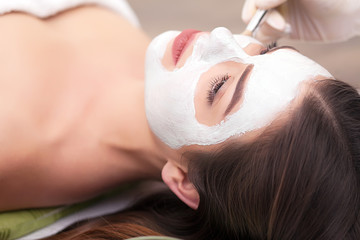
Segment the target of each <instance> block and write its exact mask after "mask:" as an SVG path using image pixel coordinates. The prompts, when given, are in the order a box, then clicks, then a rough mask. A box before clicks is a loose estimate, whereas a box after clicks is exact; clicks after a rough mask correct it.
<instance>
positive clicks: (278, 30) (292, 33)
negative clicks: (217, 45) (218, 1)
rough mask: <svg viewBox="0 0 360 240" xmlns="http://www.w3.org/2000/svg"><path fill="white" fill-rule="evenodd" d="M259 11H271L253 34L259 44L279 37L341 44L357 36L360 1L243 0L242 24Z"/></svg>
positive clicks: (358, 33)
mask: <svg viewBox="0 0 360 240" xmlns="http://www.w3.org/2000/svg"><path fill="white" fill-rule="evenodd" d="M258 8H260V9H272V10H270V12H268V13H267V15H266V16H265V19H264V22H263V23H262V24H261V26H260V27H259V28H258V30H257V31H256V33H255V37H256V38H257V39H258V40H260V41H262V42H271V41H275V40H277V39H278V38H281V37H290V38H293V39H299V40H313V41H344V40H347V39H349V38H351V37H353V36H356V35H360V1H359V0H246V1H245V4H244V7H243V12H242V18H243V20H244V22H246V23H248V22H249V21H250V19H251V17H252V16H253V15H254V13H255V11H256V9H258Z"/></svg>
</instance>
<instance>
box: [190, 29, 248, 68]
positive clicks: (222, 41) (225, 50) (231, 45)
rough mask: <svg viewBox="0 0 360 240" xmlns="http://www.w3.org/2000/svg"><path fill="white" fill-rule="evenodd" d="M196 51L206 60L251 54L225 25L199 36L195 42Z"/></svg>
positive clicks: (244, 56)
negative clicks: (206, 34)
mask: <svg viewBox="0 0 360 240" xmlns="http://www.w3.org/2000/svg"><path fill="white" fill-rule="evenodd" d="M194 52H195V54H199V55H200V56H201V59H202V60H204V61H206V62H213V61H214V60H215V61H219V60H222V59H230V58H233V57H237V58H246V57H248V56H249V55H248V54H246V52H245V51H244V49H243V48H242V47H241V46H240V44H239V43H238V42H237V41H236V39H235V37H234V35H233V34H232V33H231V32H230V31H229V30H228V29H226V28H224V27H219V28H215V29H214V30H213V31H212V32H211V33H210V35H209V36H208V37H206V36H205V37H204V38H203V39H200V38H199V40H198V41H197V43H196V44H195V48H194Z"/></svg>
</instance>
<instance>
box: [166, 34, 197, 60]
mask: <svg viewBox="0 0 360 240" xmlns="http://www.w3.org/2000/svg"><path fill="white" fill-rule="evenodd" d="M198 32H200V31H198V30H195V29H186V30H184V31H182V32H181V33H180V34H179V35H178V36H177V37H176V38H175V40H174V43H173V46H172V57H173V60H174V64H175V65H176V63H177V62H178V60H179V58H180V57H181V54H182V53H183V52H184V50H185V49H186V47H187V46H188V45H189V43H190V42H191V41H192V40H193V39H194V36H195V33H198Z"/></svg>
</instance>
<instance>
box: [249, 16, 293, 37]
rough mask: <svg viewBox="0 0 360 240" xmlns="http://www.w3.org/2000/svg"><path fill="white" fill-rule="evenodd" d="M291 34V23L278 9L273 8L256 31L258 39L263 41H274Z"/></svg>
mask: <svg viewBox="0 0 360 240" xmlns="http://www.w3.org/2000/svg"><path fill="white" fill-rule="evenodd" d="M288 34H289V24H288V23H287V22H286V21H285V19H284V18H283V17H282V16H281V15H280V13H279V12H278V11H276V10H271V11H270V12H269V13H268V14H267V16H266V17H265V20H264V22H263V23H261V25H260V26H259V28H258V29H257V31H256V32H255V33H254V36H255V38H256V39H258V40H259V41H261V42H263V43H268V42H273V41H276V40H277V39H279V38H281V37H284V36H287V35H288Z"/></svg>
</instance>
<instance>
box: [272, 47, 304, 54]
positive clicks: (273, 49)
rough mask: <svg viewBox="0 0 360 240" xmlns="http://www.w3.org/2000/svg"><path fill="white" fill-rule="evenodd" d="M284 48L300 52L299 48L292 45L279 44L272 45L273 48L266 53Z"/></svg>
mask: <svg viewBox="0 0 360 240" xmlns="http://www.w3.org/2000/svg"><path fill="white" fill-rule="evenodd" d="M284 48H287V49H292V50H294V51H297V52H300V51H299V50H297V49H296V48H294V47H292V46H279V47H274V48H272V49H270V50H269V51H268V52H267V53H271V52H274V51H277V50H279V49H284Z"/></svg>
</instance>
